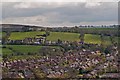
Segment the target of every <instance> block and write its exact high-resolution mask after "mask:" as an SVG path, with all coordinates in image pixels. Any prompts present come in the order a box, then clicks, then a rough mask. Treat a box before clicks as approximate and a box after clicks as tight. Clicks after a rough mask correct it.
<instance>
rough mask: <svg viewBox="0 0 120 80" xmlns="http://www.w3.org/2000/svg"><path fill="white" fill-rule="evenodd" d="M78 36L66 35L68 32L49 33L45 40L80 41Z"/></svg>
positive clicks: (73, 34)
mask: <svg viewBox="0 0 120 80" xmlns="http://www.w3.org/2000/svg"><path fill="white" fill-rule="evenodd" d="M79 36H80V34H78V33H68V32H50V35H49V36H48V37H47V40H50V41H57V40H58V39H60V40H62V41H80V39H79Z"/></svg>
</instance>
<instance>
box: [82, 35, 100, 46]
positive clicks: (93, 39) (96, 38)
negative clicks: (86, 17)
mask: <svg viewBox="0 0 120 80" xmlns="http://www.w3.org/2000/svg"><path fill="white" fill-rule="evenodd" d="M84 42H85V43H92V44H101V38H100V35H94V34H85V36H84Z"/></svg>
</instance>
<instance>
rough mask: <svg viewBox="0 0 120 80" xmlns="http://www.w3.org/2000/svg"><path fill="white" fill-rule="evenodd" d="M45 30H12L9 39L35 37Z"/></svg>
mask: <svg viewBox="0 0 120 80" xmlns="http://www.w3.org/2000/svg"><path fill="white" fill-rule="evenodd" d="M42 34H45V32H40V31H32V32H12V33H11V35H10V37H9V39H11V40H22V39H24V38H26V37H36V35H42Z"/></svg>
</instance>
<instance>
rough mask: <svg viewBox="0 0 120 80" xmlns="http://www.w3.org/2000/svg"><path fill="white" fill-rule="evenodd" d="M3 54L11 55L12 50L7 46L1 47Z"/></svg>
mask: <svg viewBox="0 0 120 80" xmlns="http://www.w3.org/2000/svg"><path fill="white" fill-rule="evenodd" d="M1 50H2V53H3V55H11V54H12V53H13V51H12V50H10V49H8V48H1Z"/></svg>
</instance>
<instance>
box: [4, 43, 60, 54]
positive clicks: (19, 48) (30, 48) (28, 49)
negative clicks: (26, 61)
mask: <svg viewBox="0 0 120 80" xmlns="http://www.w3.org/2000/svg"><path fill="white" fill-rule="evenodd" d="M5 46H6V48H2V53H3V55H4V54H8V55H9V54H12V53H14V52H13V51H15V52H19V53H24V54H27V53H38V52H39V51H40V48H42V47H45V46H36V45H5ZM50 47H52V48H60V47H59V46H50ZM9 48H12V50H10V49H9Z"/></svg>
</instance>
